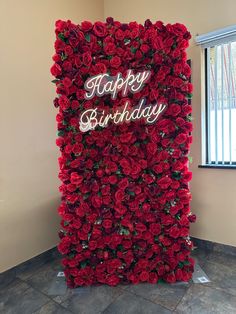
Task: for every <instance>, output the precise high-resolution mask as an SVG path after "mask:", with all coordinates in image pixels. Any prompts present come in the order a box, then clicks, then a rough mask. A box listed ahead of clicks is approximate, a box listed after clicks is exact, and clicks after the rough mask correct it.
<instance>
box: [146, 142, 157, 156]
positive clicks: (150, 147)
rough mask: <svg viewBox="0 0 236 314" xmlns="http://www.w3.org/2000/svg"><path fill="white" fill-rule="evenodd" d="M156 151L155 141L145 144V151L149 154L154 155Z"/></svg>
mask: <svg viewBox="0 0 236 314" xmlns="http://www.w3.org/2000/svg"><path fill="white" fill-rule="evenodd" d="M156 151H157V144H155V143H148V144H147V152H148V154H150V155H154V154H155V153H156Z"/></svg>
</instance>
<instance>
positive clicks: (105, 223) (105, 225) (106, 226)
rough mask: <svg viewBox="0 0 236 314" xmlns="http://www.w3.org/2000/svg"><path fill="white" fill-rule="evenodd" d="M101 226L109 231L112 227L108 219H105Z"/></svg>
mask: <svg viewBox="0 0 236 314" xmlns="http://www.w3.org/2000/svg"><path fill="white" fill-rule="evenodd" d="M102 225H103V227H104V228H105V229H110V228H111V227H112V221H111V220H110V219H105V220H104V221H103V223H102Z"/></svg>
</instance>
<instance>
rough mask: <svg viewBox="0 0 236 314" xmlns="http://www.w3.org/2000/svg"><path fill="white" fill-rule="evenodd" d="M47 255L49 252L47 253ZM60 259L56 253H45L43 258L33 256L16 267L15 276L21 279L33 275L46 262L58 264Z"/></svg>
mask: <svg viewBox="0 0 236 314" xmlns="http://www.w3.org/2000/svg"><path fill="white" fill-rule="evenodd" d="M48 255H49V254H48ZM60 261H61V257H59V256H58V254H56V252H55V254H52V253H50V255H49V256H48V257H47V256H46V254H45V256H44V258H41V256H39V257H35V258H34V259H32V260H30V261H27V262H25V263H23V264H21V265H19V266H18V267H17V268H16V276H17V277H18V278H20V279H22V280H25V279H27V278H29V277H31V276H32V275H34V274H35V273H36V272H37V271H39V270H40V269H41V268H42V267H44V265H46V264H56V263H57V264H59V263H60Z"/></svg>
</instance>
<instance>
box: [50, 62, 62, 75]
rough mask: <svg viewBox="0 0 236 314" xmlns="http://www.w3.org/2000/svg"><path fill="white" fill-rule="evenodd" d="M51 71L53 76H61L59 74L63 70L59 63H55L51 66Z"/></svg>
mask: <svg viewBox="0 0 236 314" xmlns="http://www.w3.org/2000/svg"><path fill="white" fill-rule="evenodd" d="M50 71H51V74H52V75H53V76H59V75H61V72H62V71H61V67H60V65H59V64H57V63H55V64H53V66H52V67H51V69H50Z"/></svg>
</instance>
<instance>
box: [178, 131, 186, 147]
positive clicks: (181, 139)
mask: <svg viewBox="0 0 236 314" xmlns="http://www.w3.org/2000/svg"><path fill="white" fill-rule="evenodd" d="M187 138H188V136H187V134H185V133H180V134H178V135H177V136H176V138H175V143H176V144H178V145H181V144H183V143H184V142H186V140H187Z"/></svg>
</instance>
